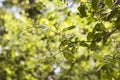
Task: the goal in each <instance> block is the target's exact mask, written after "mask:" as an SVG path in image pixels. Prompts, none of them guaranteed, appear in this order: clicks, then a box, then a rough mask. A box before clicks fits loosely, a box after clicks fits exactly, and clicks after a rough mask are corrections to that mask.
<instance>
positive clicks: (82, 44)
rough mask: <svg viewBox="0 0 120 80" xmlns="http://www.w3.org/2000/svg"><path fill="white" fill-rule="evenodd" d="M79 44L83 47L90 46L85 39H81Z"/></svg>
mask: <svg viewBox="0 0 120 80" xmlns="http://www.w3.org/2000/svg"><path fill="white" fill-rule="evenodd" d="M79 45H80V46H82V47H88V44H87V43H86V42H84V41H81V42H80V43H79Z"/></svg>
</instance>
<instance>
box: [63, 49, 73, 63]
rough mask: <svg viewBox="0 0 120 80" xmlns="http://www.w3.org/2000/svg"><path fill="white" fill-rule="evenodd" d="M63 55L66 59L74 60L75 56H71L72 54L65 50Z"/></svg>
mask: <svg viewBox="0 0 120 80" xmlns="http://www.w3.org/2000/svg"><path fill="white" fill-rule="evenodd" d="M63 55H64V57H65V58H66V59H67V60H69V61H70V62H74V61H75V57H74V56H73V54H71V53H69V52H67V51H65V52H63Z"/></svg>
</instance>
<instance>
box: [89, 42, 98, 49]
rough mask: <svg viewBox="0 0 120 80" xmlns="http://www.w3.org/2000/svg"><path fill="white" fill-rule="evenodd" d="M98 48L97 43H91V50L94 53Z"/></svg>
mask: <svg viewBox="0 0 120 80" xmlns="http://www.w3.org/2000/svg"><path fill="white" fill-rule="evenodd" d="M96 47H97V45H96V43H95V42H91V44H90V47H89V48H90V50H91V51H93V50H95V48H96Z"/></svg>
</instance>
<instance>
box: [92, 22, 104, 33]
mask: <svg viewBox="0 0 120 80" xmlns="http://www.w3.org/2000/svg"><path fill="white" fill-rule="evenodd" d="M93 30H95V31H104V30H105V26H104V24H103V23H97V24H96V25H95V27H94V29H93Z"/></svg>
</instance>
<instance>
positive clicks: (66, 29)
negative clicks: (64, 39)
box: [63, 26, 76, 31]
mask: <svg viewBox="0 0 120 80" xmlns="http://www.w3.org/2000/svg"><path fill="white" fill-rule="evenodd" d="M75 27H76V26H70V27H67V28H65V29H63V31H68V30H72V29H74V28H75Z"/></svg>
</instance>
